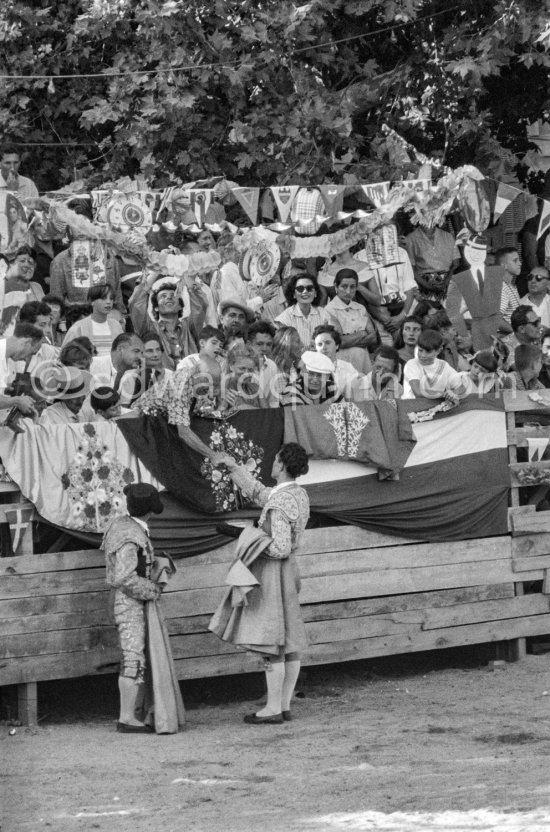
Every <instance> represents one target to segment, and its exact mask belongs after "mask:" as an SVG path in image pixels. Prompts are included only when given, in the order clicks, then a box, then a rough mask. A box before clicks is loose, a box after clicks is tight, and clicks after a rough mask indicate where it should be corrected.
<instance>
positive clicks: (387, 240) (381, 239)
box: [365, 223, 401, 269]
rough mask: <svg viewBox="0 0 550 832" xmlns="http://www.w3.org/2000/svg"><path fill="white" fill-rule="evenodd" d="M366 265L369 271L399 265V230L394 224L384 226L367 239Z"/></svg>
mask: <svg viewBox="0 0 550 832" xmlns="http://www.w3.org/2000/svg"><path fill="white" fill-rule="evenodd" d="M365 254H366V256H367V259H366V263H367V265H368V267H369V269H379V268H381V267H383V266H390V265H392V264H393V263H399V261H400V259H401V258H400V254H399V246H398V241H397V228H396V227H395V225H393V223H391V224H389V225H383V226H381V227H380V228H377V229H376V231H373V232H372V234H368V235H367V236H366V237H365Z"/></svg>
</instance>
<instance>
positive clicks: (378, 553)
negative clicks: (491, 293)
mask: <svg viewBox="0 0 550 832" xmlns="http://www.w3.org/2000/svg"><path fill="white" fill-rule="evenodd" d="M519 404H521V402H519ZM519 404H518V402H517V401H516V400H514V402H513V403H512V405H510V408H509V413H508V414H507V415H508V436H509V442H510V457H511V463H510V469H511V472H512V476H513V477H514V483H516V481H517V471H518V470H521V468H522V467H525V465H526V463H522V462H519V463H518V462H517V447H523V446H524V445H525V444H526V443H527V438H528V432H527V433H526V429H525V428H523V427H518V423H517V420H516V415H517V414H518V413H519V410H520V407H519ZM524 405H525V402H524ZM507 408H508V404H507ZM513 408H516V409H515V410H514V409H513ZM524 409H527V410H533V409H535V408H532V407H529V406H527V405H526V406H525V407H524ZM539 410H540V408H539ZM530 418H532V414H531V416H530ZM529 430H535V435H537V436H539V435H540V431H541V428H540V427H538V428H537V427H536V426H535V427H534V428H533V427H532V426H531V427H530V428H528V429H527V431H529ZM549 434H550V430H549ZM538 465H539V466H540V467H541V469H542V468H543V467H545V465H546V464H545V462H539V463H538ZM531 467H532V466H531ZM520 487H522V486H521V485H520V484H519V483H518V484H517V485H514V488H513V490H512V495H513V498H512V508H511V509H510V510H509V511H510V514H509V525H510V531H511V534H510V535H503V536H500V537H492V538H482V539H475V540H466V541H458V542H452V543H424V542H421V541H416V542H415V541H405V540H403V539H401V538H396V537H390V536H387V535H381V534H377V533H375V532H369V531H366V530H362V529H359V528H356V527H353V526H339V527H329V528H323V529H312V530H308V531H306V532H305V534H304V537H303V541H302V545H301V548H300V551H299V553H298V565H299V568H300V572H301V575H302V591H301V594H300V600H301V604H302V610H303V614H304V619H305V622H306V629H307V632H308V637H309V641H310V647H309V649H308V651H307V653H306V655H305V656H304V664H305V665H316V664H327V663H332V662H345V661H350V660H353V659H365V658H372V657H377V656H387V655H391V654H399V653H410V652H415V651H420V650H435V649H441V648H446V647H457V646H462V645H471V644H480V643H485V642H513V646H514V647H515V652H516V656H520V655H521V653H522V651H523V649H524V640H525V638H526V637H528V636H536V635H545V634H547V633H550V596H549V595H548V594H545V593H548V591H549V590H550V580H549V579H548V575H549V574H550V511H539V512H537V511H535V506H534V505H533V504H531V505H530V504H526V505H520V502H522V500H520V498H519V490H520ZM14 490H15V486H13V485H12V486H11V492H12V493H11V494H10V486H3V485H2V486H1V487H0V492H4V493H3V495H2V494H1V493H0V497H3V498H4V499H10V500H14V499H15V500H17V495H16V494H14V493H13V492H14ZM523 502H524V501H523ZM13 505H16V506H21V505H26V506H28V505H29V504H28V503H26V504H25V503H21V502H16V503H14V504H13ZM13 505H12V504H10V506H9V509H11V508H13ZM7 508H8V507H7V506H6V505H1V504H0V523H2V522H3V521H5V520H6V509H7ZM8 513H9V511H8ZM24 533H25V535H26V537H25V538H24V540H23V542H22V552H23V554H21V555H18V556H13V557H3V558H1V559H0V575H1V581H0V634H1V639H0V686H2V685H16V686H17V689H18V695H19V711H20V716H21V718H23V719H24V720H26V721H30V722H32V721H35V720H36V717H37V687H36V683H37V682H39V681H44V680H50V679H65V678H70V677H77V676H86V675H90V674H100V673H114V672H116V671H117V670H118V662H119V651H118V647H117V638H116V631H115V628H114V625H113V622H112V619H111V613H110V604H109V589H108V588H107V586H106V584H105V567H104V560H103V555H102V553H101V552H99V551H98V550H85V551H77V552H57V553H50V554H41V555H33V554H31V553H32V535H31V537H30V538H29V534H28V530H25V532H24ZM234 548H235V544H234V542H233V541H232V542H231V543H230V544H228V545H226V546H223V547H221V548H219V549H216V550H214V551H212V552H209V553H207V554H203V555H198V556H195V557H191V558H187V559H184V560H180V561H179V562H178V573H177V575H176V576H175V578H174V579H173V580H172V581H171V583H170V584H169V585H168V588H167V591H166V592H165V593H164V595H163V597H162V601H161V603H162V607H163V611H164V615H165V617H166V620H167V624H168V630H169V633H170V637H171V646H172V651H173V654H174V659H175V663H176V669H177V674H178V677H179V678H180V679H183V680H184V679H192V678H205V677H210V676H220V675H229V674H234V673H248V672H254V671H258V670H260V669H261V668H262V664H261V661H260V660H258V659H257V658H255V657H254V656H251V655H250V654H247V653H245V652H243V651H240V650H236V649H235V648H233V647H231V646H230V645H226V644H224V643H222V642H220V641H219V639H218V638H217V637H216V636H214V635H213V634H212V633H209V632H208V629H207V628H208V622H209V620H210V616H211V614H212V613H213V612H214V610H215V608H216V606H217V604H218V602H219V600H220V598H221V595H222V593H223V591H224V579H225V576H226V573H227V569H228V566H229V564H230V562H231V560H232V558H233V553H234ZM533 582H539V583H537V584H534V585H533ZM526 583H529V585H530V590H531V591H530V592H529V594H525V595H524V594H523V592H524V585H525V584H526Z"/></svg>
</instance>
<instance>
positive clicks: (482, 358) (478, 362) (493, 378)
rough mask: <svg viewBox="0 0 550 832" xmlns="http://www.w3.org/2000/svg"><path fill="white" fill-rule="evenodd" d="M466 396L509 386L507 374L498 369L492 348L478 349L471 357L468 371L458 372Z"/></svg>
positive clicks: (481, 394) (495, 391)
mask: <svg viewBox="0 0 550 832" xmlns="http://www.w3.org/2000/svg"><path fill="white" fill-rule="evenodd" d="M460 375H461V377H462V380H463V382H464V386H465V387H466V393H467V395H468V396H484V395H485V394H486V393H498V392H499V391H500V390H504V389H507V388H509V387H511V386H512V385H511V383H510V380H509V378H508V376H507V375H506V374H505V373H503V372H502V371H500V370H499V363H498V358H497V357H496V355H495V354H494V352H493V351H492V350H480V351H479V352H476V354H475V355H474V357H473V358H472V363H471V366H470V369H469V370H468V372H461V373H460Z"/></svg>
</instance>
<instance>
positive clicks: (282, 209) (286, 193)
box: [271, 185, 300, 223]
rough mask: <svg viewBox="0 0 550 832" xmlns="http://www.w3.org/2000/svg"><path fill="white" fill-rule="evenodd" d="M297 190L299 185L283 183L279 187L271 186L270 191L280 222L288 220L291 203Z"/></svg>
mask: <svg viewBox="0 0 550 832" xmlns="http://www.w3.org/2000/svg"><path fill="white" fill-rule="evenodd" d="M299 190H300V186H299V185H285V186H283V187H280V188H278V187H272V188H271V193H272V194H273V199H274V200H275V204H276V206H277V210H278V211H279V217H280V218H281V222H282V223H286V222H287V221H288V217H289V214H290V209H291V208H292V204H293V202H294V200H295V198H296V194H297V193H298V191H299Z"/></svg>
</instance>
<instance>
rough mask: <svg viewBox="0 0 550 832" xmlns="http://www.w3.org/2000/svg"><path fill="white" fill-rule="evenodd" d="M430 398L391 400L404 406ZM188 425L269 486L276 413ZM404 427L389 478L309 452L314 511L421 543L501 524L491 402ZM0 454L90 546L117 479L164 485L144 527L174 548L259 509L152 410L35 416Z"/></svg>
mask: <svg viewBox="0 0 550 832" xmlns="http://www.w3.org/2000/svg"><path fill="white" fill-rule="evenodd" d="M430 405H433V402H430V403H426V402H422V401H420V400H414V401H410V402H402V403H400V407H403V408H404V409H405V410H418V409H422V408H426V406H430ZM314 410H315V408H313V407H312V408H302V411H304V412H305V411H310V412H311V413H312V414H313V413H314ZM251 413H254V414H255V416H254V417H251V416H250V415H247V414H251ZM197 424H198V429H200V430H201V431H202V436H201V438H203V440H208V443H211V444H214V445H215V446H216V447H219V448H220V449H221V448H222V447H226V448H228V449H229V450H230V452H231V448H232V447H233V452H234V454H240V460H241V461H243V462H244V463H245V464H247V466H248V467H249V470H252V471H254V473H259V475H260V476H261V478H262V480H263V482H264V483H265V484H267V485H269V484H271V483H270V480H269V471H270V469H271V464H272V460H273V456H274V454H275V453H276V451H277V449H278V447H279V446H280V444H281V442H282V440H283V413H282V411H280V410H265V411H261V412H255V411H243V412H241V413H238V414H236V415H235V416H234V417H232V418H231V420H228V421H227V422H226V423H224V424H223V425H221V426H220V423H219V422H214V423H210V422H209V420H205V419H203V420H198V421H197ZM193 426H194V427H195V424H194V425H193ZM413 432H414V436H415V438H416V444H415V445H414V447H412V443H411V442H410V440H407V441H408V443H409V451H410V448H411V447H412V451H410V453H409V456H408V458H407V459H406V462H405V465H404V468H403V469H402V471H401V474H400V480H399V481H390V482H388V481H384V482H380V481H379V479H378V472H377V471H376V469H374V468H371V467H368V466H367V465H365V464H363V463H359V462H354V461H349V460H345V461H342V460H341V459H338V460H332V459H330V460H318V461H316V460H313V461H311V463H310V473H309V474H308V475H307V476H306V477H304V478H300V484H303V485H304V487H305V488H306V489H307V491H308V494H309V498H310V502H311V507H312V512H313V514H314V516H315V515H316V516H317V518H319V516H321V517H322V518H328V519H330V520H335V521H338V522H342V523H351V524H354V525H358V526H361V527H363V528H368V529H373V530H376V531H379V532H382V533H386V534H394V535H400V536H403V537H408V538H413V539H417V540H418V539H420V540H426V541H438V540H441V541H444V540H460V539H465V538H469V537H484V536H494V535H501V534H506V533H507V506H508V490H509V476H508V457H507V447H506V426H505V414H504V412H503V410H502V407H501V405H500V404H499V403H498V402H494V401H491V400H483V401H479V400H477V399H475V398H474V399H472V400H467V401H466V402H464V403H463V404H461V405H460V406H459V407H458V408H456V409H455V410H453V411H451V413H450V414H447V415H442V416H441V417H438V418H436V419H434V420H433V421H427V422H423V423H421V424H414V425H413ZM237 446H238V447H237ZM134 451H135V452H134ZM157 453H158V454H159V455H158V456H157ZM88 454H91V457H90V456H88ZM98 454H99V455H98ZM0 456H1V457H2V461H3V463H4V465H5V468H6V470H7V472H8V474H9V475H10V476H11V477H12V479H13V480H14V481H15V482H16V483H17V484H18V486H19V487H20V489H21V491H22V493H23V495H24V496H25V497H27V498H28V499H29V500H31V502H33V503H34V505H35V506H36V508H37V510H38V512H39V514H40V515H41V516H42V517H43V518H44V519H45V520H47V521H48V522H50V523H52V524H54V525H57V526H59V527H62V528H66V529H68V530H69V531H70V532H71V533H72V534H75V535H76V536H79V537H81V538H82V539H83V540H87V541H89V542H90V543H92V544H93V545H98V540H99V538H98V536H97V535H96V534H94V532H95V531H96V529H97V528H98V526H97V523H99V524H101V523H102V522H103V521H104V520H105V519H108V518H109V516H110V512H112V511H120V510H121V503H120V500H121V497H120V490H121V487H123V486H124V484H125V483H126V481H144V482H153V483H157V484H158V483H160V484H161V485H162V486H164V487H165V488H166V489H168V492H169V493H166V492H165V493H164V494H163V501H164V503H165V511H164V513H163V514H162V515H160V516H159V517H158V518H155V519H154V520H153V521H152V523H151V529H152V537H153V540H154V542H155V545H156V546H158V547H160V548H162V549H166V550H167V551H168V552H169V553H170V554H172V555H173V556H176V557H182V556H183V557H185V556H190V555H193V554H198V553H200V552H204V551H208V550H209V549H213V548H216V547H217V546H219V545H221V544H222V543H223V542H226V540H227V538H224V537H222V536H220V535H219V534H218V533H217V532H216V524H217V523H219V522H220V520H222V519H230V520H234V519H242V518H250V517H255V516H257V514H258V511H257V509H256V508H254V507H253V506H249V505H248V506H247V505H245V504H244V501H242V500H241V497H240V495H239V494H238V493H237V492H236V491H235V490H234V489H233V486H232V484H231V483H230V480H229V478H228V477H227V476H226V475H225V474H224V473H220V474H219V477H218V474H217V472H213V471H212V469H211V467H209V465H210V464H209V463H207V462H205V460H203V459H201V457H200V456H199V455H198V454H194V452H192V451H190V449H189V448H188V447H187V446H185V444H184V443H183V442H181V440H180V439H179V437H178V436H177V433H176V432H175V430H174V429H173V428H170V427H169V426H168V425H167V424H166V423H165V422H162V420H160V419H159V420H151V419H145V418H143V419H138V420H134V419H131V420H122V421H121V422H119V423H118V424H117V423H111V422H101V423H97V424H93V425H84V424H83V425H70V426H67V427H65V426H53V427H50V428H45V427H34V426H33V427H30V428H29V430H28V431H27V432H26V433H25V434H19V435H14V434H12V433H11V432H10V431H7V430H5V429H0ZM157 481H158V482H157ZM231 498H232V499H231ZM234 507H237V508H238V510H236V511H235V510H234ZM208 512H210V513H208ZM322 522H324V520H323V521H322Z"/></svg>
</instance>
